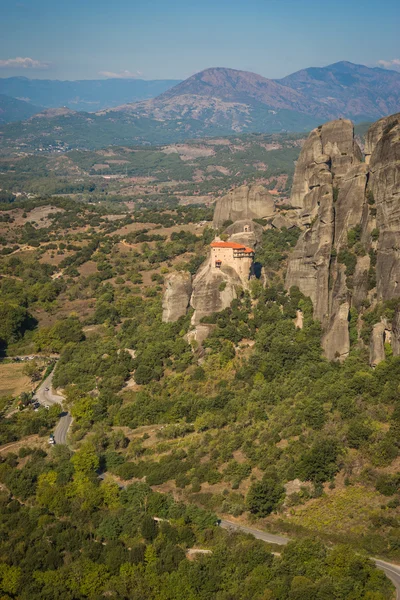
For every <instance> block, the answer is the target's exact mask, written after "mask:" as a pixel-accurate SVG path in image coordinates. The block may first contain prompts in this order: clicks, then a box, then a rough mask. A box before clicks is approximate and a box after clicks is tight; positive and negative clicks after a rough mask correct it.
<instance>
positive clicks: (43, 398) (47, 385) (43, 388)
mask: <svg viewBox="0 0 400 600" xmlns="http://www.w3.org/2000/svg"><path fill="white" fill-rule="evenodd" d="M52 381H53V372H52V373H50V375H49V376H48V377H46V379H45V380H44V381H43V382H42V383H41V385H40V386H39V388H38V389H37V391H36V394H35V398H37V399H38V401H39V402H40V403H41V404H43V405H47V406H50V405H51V404H61V405H62V402H63V400H64V397H63V396H59V395H58V394H54V393H53V391H52ZM71 422H72V417H71V415H70V414H69V413H68V412H63V413H61V417H60V420H59V422H58V424H57V426H56V428H55V431H54V437H55V440H56V443H57V444H66V440H67V433H68V428H69V426H70V425H71ZM105 475H106V474H105V473H101V474H99V478H100V479H104V478H105ZM116 483H117V485H118V487H120V488H121V489H124V488H125V487H126V486H125V485H123V484H121V483H119V482H116ZM219 525H220V527H222V528H223V529H227V530H228V531H240V532H242V533H247V534H251V535H253V536H254V537H255V538H256V539H258V540H262V541H263V542H266V543H268V544H277V545H278V546H285V545H286V544H287V543H288V542H290V538H287V537H285V536H282V535H276V534H273V533H268V532H266V531H263V530H261V529H255V528H254V527H247V526H245V525H239V524H238V523H235V522H233V521H228V520H226V519H221V521H220V524H219ZM371 560H373V561H374V563H375V564H376V566H377V567H378V569H381V570H382V571H384V573H385V574H386V576H387V577H388V578H389V579H390V580H391V581H392V583H393V584H394V586H395V588H396V593H397V600H400V566H398V565H394V564H391V563H388V562H385V561H383V560H380V559H377V558H371Z"/></svg>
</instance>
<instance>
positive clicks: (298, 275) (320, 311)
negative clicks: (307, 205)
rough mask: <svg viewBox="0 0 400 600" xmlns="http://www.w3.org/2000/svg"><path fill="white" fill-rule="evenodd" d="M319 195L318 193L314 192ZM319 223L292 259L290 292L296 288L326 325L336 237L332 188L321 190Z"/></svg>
mask: <svg viewBox="0 0 400 600" xmlns="http://www.w3.org/2000/svg"><path fill="white" fill-rule="evenodd" d="M311 193H312V195H313V196H316V193H315V192H311ZM316 202H317V214H316V217H317V219H316V221H315V223H314V225H313V226H312V227H310V228H309V229H307V230H306V231H305V232H304V233H303V234H302V235H301V236H300V239H299V241H298V242H297V245H296V248H295V250H294V252H293V254H292V256H291V259H290V260H289V264H288V271H287V276H286V286H287V288H288V289H290V288H291V286H293V285H296V286H298V287H299V288H300V290H301V291H302V292H303V294H305V295H306V296H309V297H310V298H311V300H312V303H313V306H314V318H316V319H318V320H319V321H321V322H324V321H325V320H326V318H327V315H328V300H329V298H328V283H329V262H330V256H331V250H332V239H333V235H334V213H333V195H332V186H330V185H326V184H323V185H321V186H320V187H318V198H317V199H316Z"/></svg>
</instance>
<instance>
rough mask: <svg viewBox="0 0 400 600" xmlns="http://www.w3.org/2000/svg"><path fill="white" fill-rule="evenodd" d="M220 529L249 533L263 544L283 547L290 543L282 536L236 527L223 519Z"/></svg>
mask: <svg viewBox="0 0 400 600" xmlns="http://www.w3.org/2000/svg"><path fill="white" fill-rule="evenodd" d="M220 527H223V528H224V529H228V530H229V531H242V532H243V533H251V535H253V536H254V537H255V538H257V539H258V540H263V542H268V543H269V544H278V545H279V546H285V545H286V544H287V543H288V542H289V541H290V540H289V538H287V537H284V536H282V535H274V534H273V533H267V532H266V531H261V529H253V528H252V527H245V526H244V525H238V524H237V523H232V521H226V520H225V519H221V523H220Z"/></svg>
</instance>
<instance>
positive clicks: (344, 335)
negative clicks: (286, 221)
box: [286, 114, 400, 364]
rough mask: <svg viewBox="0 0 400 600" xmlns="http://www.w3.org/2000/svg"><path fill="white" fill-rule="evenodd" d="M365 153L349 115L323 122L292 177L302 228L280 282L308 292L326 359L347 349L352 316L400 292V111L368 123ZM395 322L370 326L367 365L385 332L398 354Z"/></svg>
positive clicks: (293, 198) (377, 356)
mask: <svg viewBox="0 0 400 600" xmlns="http://www.w3.org/2000/svg"><path fill="white" fill-rule="evenodd" d="M365 155H366V156H365V162H363V156H362V153H361V150H360V148H359V147H358V145H357V143H356V141H355V139H354V130H353V124H352V123H351V121H348V120H337V121H332V122H329V123H326V124H325V125H323V126H322V127H319V128H318V129H315V130H314V131H312V132H311V134H310V136H309V138H308V140H307V141H306V143H305V144H304V146H303V149H302V151H301V154H300V157H299V160H298V163H297V165H296V172H295V176H294V180H293V188H292V194H291V204H292V206H293V207H294V208H296V209H297V212H298V218H299V223H300V224H301V225H303V226H304V227H305V228H306V229H305V231H304V232H303V234H302V235H301V237H300V238H299V241H298V243H297V245H296V248H295V250H294V252H293V254H292V256H291V258H290V260H289V265H288V271H287V276H286V286H287V287H288V288H290V287H291V286H293V285H296V286H298V287H299V288H300V290H301V291H302V292H303V293H304V294H306V295H307V296H310V298H311V300H312V302H313V306H314V317H315V318H316V319H318V320H319V321H321V324H322V327H323V331H324V336H323V347H324V351H325V354H326V356H327V358H329V359H334V358H339V359H343V358H345V357H346V356H347V355H348V353H349V350H350V336H349V319H350V314H352V318H353V319H355V315H357V314H358V313H360V312H362V311H363V310H364V307H365V305H366V303H369V304H371V305H372V306H373V305H374V304H375V303H377V302H384V301H386V300H388V299H392V298H396V297H398V296H399V297H400V286H399V285H398V284H399V282H400V114H398V115H392V116H391V117H387V118H384V119H381V120H380V121H378V122H377V123H375V124H374V125H372V127H371V128H370V130H369V132H368V134H367V138H366V145H365ZM375 281H376V288H375ZM351 309H355V310H353V311H351ZM350 311H351V313H350ZM396 319H397V320H396ZM398 322H400V317H399V316H398V315H396V317H395V319H394V322H393V324H389V325H385V326H383V325H382V326H380V327H375V329H374V331H373V335H372V336H371V363H372V364H376V363H377V362H379V360H381V358H382V352H383V351H382V348H383V341H384V339H385V333H384V332H385V331H389V330H390V333H391V338H392V347H393V351H394V352H395V353H396V354H397V353H398V350H399V348H400V340H399V339H398V335H399V333H397V332H398V330H399V327H398ZM358 325H359V324H358ZM381 338H382V339H381ZM387 339H389V338H388V337H387ZM374 340H375V341H374ZM378 346H379V347H378Z"/></svg>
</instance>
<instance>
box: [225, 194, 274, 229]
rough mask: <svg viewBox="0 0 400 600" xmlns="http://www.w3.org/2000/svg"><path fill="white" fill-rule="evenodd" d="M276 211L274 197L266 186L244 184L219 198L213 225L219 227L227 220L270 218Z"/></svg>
mask: <svg viewBox="0 0 400 600" xmlns="http://www.w3.org/2000/svg"><path fill="white" fill-rule="evenodd" d="M274 213H275V203H274V199H273V197H272V196H271V194H270V193H269V192H268V191H267V190H266V189H265V187H263V186H262V185H242V186H240V187H238V188H235V189H234V190H232V191H230V192H229V193H228V194H226V196H223V197H222V198H219V200H217V202H216V205H215V211H214V220H213V227H214V229H219V228H220V227H222V225H223V224H224V223H225V222H226V221H232V222H233V223H234V222H235V221H242V220H244V219H248V220H252V219H269V218H272V217H273V216H274Z"/></svg>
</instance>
